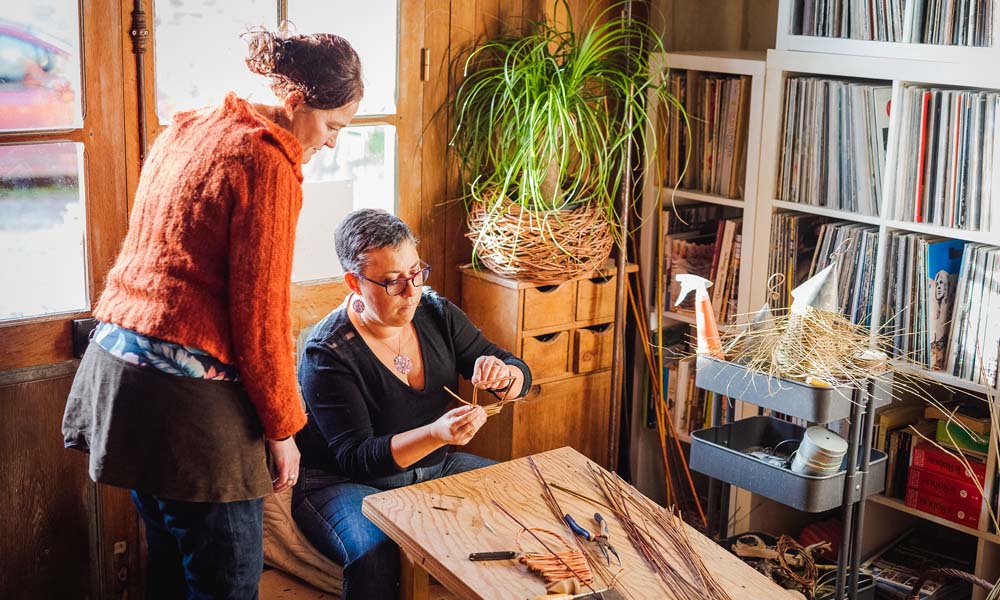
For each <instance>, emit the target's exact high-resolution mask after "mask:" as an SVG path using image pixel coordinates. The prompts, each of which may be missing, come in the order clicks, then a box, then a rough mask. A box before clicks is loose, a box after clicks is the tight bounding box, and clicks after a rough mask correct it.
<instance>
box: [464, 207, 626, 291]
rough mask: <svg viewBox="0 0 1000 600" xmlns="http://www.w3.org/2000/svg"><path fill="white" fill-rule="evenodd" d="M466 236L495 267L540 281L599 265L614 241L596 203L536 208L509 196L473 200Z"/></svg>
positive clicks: (479, 255) (476, 252)
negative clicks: (569, 207) (553, 208)
mask: <svg viewBox="0 0 1000 600" xmlns="http://www.w3.org/2000/svg"><path fill="white" fill-rule="evenodd" d="M467 236H468V237H469V239H471V240H472V243H473V254H474V255H475V256H476V257H477V258H478V259H479V260H480V261H482V263H483V264H485V265H486V266H487V267H489V268H490V269H491V270H492V271H494V272H496V273H498V274H500V275H503V276H505V277H512V278H514V279H519V280H523V281H533V282H537V283H550V282H554V281H562V280H566V279H571V278H573V277H576V276H578V275H582V274H584V273H590V272H591V271H594V270H596V269H598V268H600V267H601V266H602V265H603V264H604V261H605V260H607V258H608V256H609V255H610V254H611V246H612V243H613V241H614V240H613V233H612V229H611V224H610V222H609V221H608V217H607V215H606V214H605V213H604V212H602V211H601V209H600V207H599V206H598V205H597V204H596V203H582V204H580V205H578V206H577V207H576V208H573V209H565V210H552V211H533V210H529V209H526V208H523V207H521V206H520V205H518V204H516V203H515V202H512V201H510V200H509V199H507V198H500V199H498V200H494V199H489V198H487V199H484V201H479V202H475V203H474V204H473V205H472V208H471V210H470V212H469V233H468V234H467Z"/></svg>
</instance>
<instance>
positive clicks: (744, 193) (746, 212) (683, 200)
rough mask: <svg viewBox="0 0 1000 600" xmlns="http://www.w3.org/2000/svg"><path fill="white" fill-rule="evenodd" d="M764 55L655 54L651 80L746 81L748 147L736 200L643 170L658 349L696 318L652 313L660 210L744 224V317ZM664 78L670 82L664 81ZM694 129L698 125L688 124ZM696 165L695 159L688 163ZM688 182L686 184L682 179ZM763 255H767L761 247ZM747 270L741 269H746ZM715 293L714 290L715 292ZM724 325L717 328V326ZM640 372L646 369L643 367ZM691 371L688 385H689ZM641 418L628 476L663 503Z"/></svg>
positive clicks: (657, 464)
mask: <svg viewBox="0 0 1000 600" xmlns="http://www.w3.org/2000/svg"><path fill="white" fill-rule="evenodd" d="M765 58H766V53H764V52H753V51H731V52H726V51H705V52H671V53H669V54H666V55H664V54H653V55H652V56H651V57H650V68H651V72H653V73H662V72H663V71H664V69H667V68H669V69H670V71H672V72H677V71H684V72H698V73H701V74H705V75H719V76H723V77H726V76H733V77H739V76H744V77H745V78H746V79H744V81H745V82H747V83H748V84H749V86H748V88H745V90H746V92H748V100H747V112H748V118H747V119H746V126H745V127H744V128H743V129H742V132H741V134H740V135H738V136H736V139H737V143H738V144H740V145H743V144H745V146H744V148H745V150H744V154H745V161H746V163H745V164H746V167H745V175H743V177H742V178H740V180H739V181H738V186H737V187H738V188H740V191H741V193H740V194H736V195H732V194H730V195H724V194H718V193H709V192H706V191H704V190H703V189H686V188H684V187H678V186H674V185H672V183H674V182H667V181H665V180H664V179H663V178H661V177H658V176H655V175H653V174H655V173H657V172H658V171H657V165H656V164H655V163H651V164H650V165H649V166H648V167H647V170H646V172H647V174H648V175H647V177H646V179H645V182H644V187H643V196H642V204H641V206H642V217H643V227H642V228H641V229H640V230H639V236H638V251H639V257H640V263H641V265H642V273H641V280H642V285H643V290H644V293H645V294H646V296H647V297H646V298H645V300H646V302H647V306H650V307H654V308H653V309H652V311H651V314H650V315H648V316H649V328H650V330H651V331H652V332H653V333H654V337H653V343H655V340H656V337H655V332H656V331H657V330H658V329H659V328H660V327H663V328H667V327H671V326H676V325H684V326H690V327H689V330H690V332H691V335H693V334H694V324H695V318H694V314H693V313H690V312H682V311H676V310H673V307H670V306H666V305H664V311H663V313H662V314H660V315H657V314H656V309H655V307H656V302H655V292H656V290H657V289H661V288H662V286H663V285H664V282H663V281H658V276H657V273H656V264H657V262H656V258H657V252H658V251H659V240H658V239H657V238H658V234H657V232H658V227H659V223H658V220H659V219H660V218H661V211H663V210H672V209H674V208H677V209H680V210H683V209H684V207H692V206H704V207H708V206H717V207H722V208H723V209H725V210H727V211H729V212H731V213H733V215H734V217H733V218H740V219H742V226H741V228H738V233H739V234H740V235H741V237H742V241H741V242H740V251H739V265H740V266H739V269H738V285H737V286H736V287H735V290H734V291H735V300H736V303H735V306H734V307H733V311H732V312H733V313H735V314H746V313H747V312H749V310H750V306H751V305H750V303H749V294H750V290H751V288H752V281H751V278H750V269H749V265H750V264H751V260H752V258H753V256H754V255H755V253H758V252H760V251H761V250H760V249H759V248H758V249H755V248H754V244H753V243H752V240H751V239H750V238H751V235H750V233H751V232H753V231H754V230H755V222H754V219H755V218H756V214H757V211H756V210H755V203H756V201H757V190H758V187H759V186H758V181H757V174H758V172H759V164H758V157H759V148H760V136H761V123H762V118H761V116H762V113H763V110H764V76H765ZM668 76H669V75H668ZM649 114H650V122H649V123H648V129H647V131H648V134H647V135H648V136H649V139H653V137H652V136H654V135H657V132H662V129H661V128H662V126H663V123H661V122H660V121H659V119H660V111H659V110H658V109H657V107H656V105H655V104H654V103H651V105H650V108H649ZM691 126H692V129H694V128H695V127H696V126H698V125H697V123H695V122H692V125H691ZM662 146H663V145H662V144H660V147H659V148H658V149H657V150H656V152H655V153H654V152H652V151H650V152H646V158H647V160H648V161H658V160H660V157H661V156H663V154H664V153H665V152H669V149H667V148H663V147H662ZM692 160H694V158H692ZM686 181H687V180H686ZM765 251H766V248H765ZM744 265H745V266H744ZM713 287H714V286H713ZM724 326H725V323H724V322H722V321H720V327H724ZM637 352H638V353H637V354H636V356H642V348H637ZM639 362H640V363H642V366H641V367H638V368H639V369H645V361H641V360H640V361H639ZM693 376H694V373H693V370H692V372H691V378H692V382H693ZM647 379H648V377H647V373H646V372H645V371H643V372H642V373H641V374H639V373H637V376H636V377H635V378H634V380H635V384H634V387H633V395H632V396H633V399H634V400H633V401H634V405H633V406H634V412H633V414H635V415H642V414H645V411H646V408H647V407H646V405H645V404H646V402H647V399H648V398H649V391H648V389H646V388H645V387H644V382H645V381H647ZM645 421H646V419H643V418H635V419H633V420H632V448H631V451H632V456H633V457H634V459H633V461H632V464H633V465H634V472H633V473H632V476H633V482H634V483H635V484H636V485H637V487H639V489H641V490H642V491H643V492H644V493H646V494H647V495H649V496H651V497H653V498H655V499H658V500H660V501H664V500H665V495H664V494H665V491H664V472H663V454H662V452H661V449H660V442H659V438H658V436H657V431H656V430H655V429H653V430H651V429H649V428H647V427H646V423H645ZM677 439H679V440H680V441H681V442H683V443H684V444H689V443H690V434H689V433H687V432H686V431H682V432H679V433H678V435H677Z"/></svg>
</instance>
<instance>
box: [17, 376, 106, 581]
mask: <svg viewBox="0 0 1000 600" xmlns="http://www.w3.org/2000/svg"><path fill="white" fill-rule="evenodd" d="M71 383H72V375H63V376H61V377H57V378H54V379H48V380H42V381H35V382H26V383H20V384H16V385H9V386H5V387H0V498H3V507H4V508H3V510H0V532H2V535H0V565H2V567H0V598H7V599H20V598H24V599H26V600H27V599H29V598H31V599H34V598H93V597H98V596H99V594H98V590H99V586H100V583H99V581H98V576H97V574H96V569H95V568H94V565H95V564H96V563H97V556H96V552H97V550H96V531H97V526H96V502H97V499H96V487H97V486H96V484H94V483H93V482H92V481H90V478H89V477H88V476H87V457H86V456H85V455H84V454H82V453H80V452H75V451H71V450H66V449H64V448H63V444H62V434H61V433H60V425H61V423H62V415H63V409H64V406H65V403H66V394H67V393H68V392H69V388H70V384H71Z"/></svg>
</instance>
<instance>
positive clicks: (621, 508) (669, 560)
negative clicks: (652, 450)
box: [588, 465, 731, 600]
mask: <svg viewBox="0 0 1000 600" xmlns="http://www.w3.org/2000/svg"><path fill="white" fill-rule="evenodd" d="M588 468H589V469H590V474H591V476H592V477H593V479H594V482H595V483H596V484H597V487H598V489H600V490H601V493H602V494H603V495H604V498H605V500H606V501H607V503H608V504H609V505H610V506H611V510H612V512H614V514H615V516H616V517H617V518H618V521H619V523H620V524H621V526H622V529H624V530H625V533H626V534H627V535H628V538H629V541H631V542H632V546H633V547H635V549H636V550H637V551H638V552H639V554H640V555H641V556H642V557H643V559H644V560H645V561H646V564H647V565H649V567H650V568H651V569H652V570H653V572H654V573H656V574H657V575H658V576H659V577H660V579H661V580H662V581H663V583H664V584H666V586H667V589H668V590H669V591H670V592H671V594H672V597H673V598H676V599H677V600H706V599H711V600H731V599H730V596H729V594H728V593H726V591H725V590H724V589H722V586H720V585H719V583H718V582H717V581H716V580H715V578H714V577H713V576H712V573H711V571H709V570H708V568H707V567H706V566H705V564H704V563H703V562H702V561H701V558H700V557H699V555H698V552H697V551H696V550H695V549H694V546H693V544H692V543H691V539H690V538H688V536H687V530H686V528H685V527H686V526H685V525H684V523H683V522H682V521H681V519H680V517H679V516H677V515H675V514H674V513H671V512H668V511H666V510H664V509H663V508H662V507H660V506H658V505H656V504H654V503H653V502H652V501H651V500H649V499H648V498H645V497H643V496H639V495H638V494H636V493H635V492H633V491H632V490H631V488H630V487H629V486H628V485H627V484H625V483H624V482H622V481H621V478H620V477H618V476H617V475H614V474H610V475H609V474H607V473H605V472H604V471H602V470H600V469H595V468H594V467H593V466H592V465H588ZM632 510H635V511H637V512H638V513H639V519H640V520H641V521H639V522H637V521H636V520H635V519H634V518H633V517H632V514H631V513H632ZM640 523H641V524H640ZM651 527H655V528H657V529H659V530H660V531H661V532H662V533H663V534H664V535H663V537H664V538H665V539H666V541H667V543H668V544H669V546H670V547H669V548H668V547H665V546H664V545H663V543H662V542H660V540H659V539H657V537H654V536H652V535H650V534H649V533H648V532H649V530H650V528H651ZM674 563H677V566H674ZM681 566H683V567H684V571H683V572H682V571H681V570H679V568H678V567H681Z"/></svg>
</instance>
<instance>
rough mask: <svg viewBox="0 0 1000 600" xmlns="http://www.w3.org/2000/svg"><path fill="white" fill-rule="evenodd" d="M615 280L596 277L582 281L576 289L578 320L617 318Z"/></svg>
mask: <svg viewBox="0 0 1000 600" xmlns="http://www.w3.org/2000/svg"><path fill="white" fill-rule="evenodd" d="M615 279H616V277H615V276H614V275H611V276H610V277H594V278H593V279H581V280H580V281H579V282H577V288H576V290H577V291H576V320H577V321H590V320H593V319H604V318H608V319H610V318H612V317H614V316H615Z"/></svg>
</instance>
